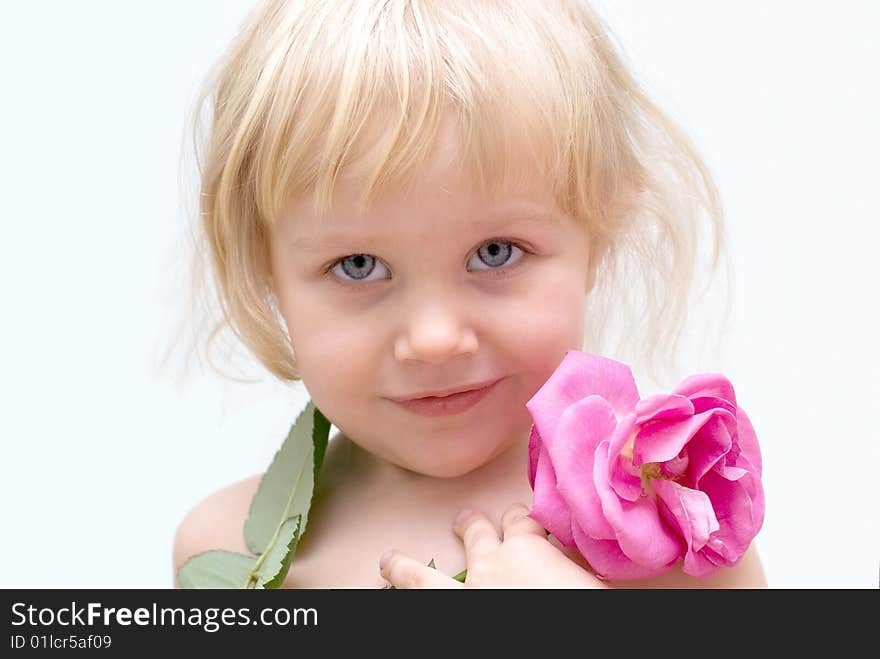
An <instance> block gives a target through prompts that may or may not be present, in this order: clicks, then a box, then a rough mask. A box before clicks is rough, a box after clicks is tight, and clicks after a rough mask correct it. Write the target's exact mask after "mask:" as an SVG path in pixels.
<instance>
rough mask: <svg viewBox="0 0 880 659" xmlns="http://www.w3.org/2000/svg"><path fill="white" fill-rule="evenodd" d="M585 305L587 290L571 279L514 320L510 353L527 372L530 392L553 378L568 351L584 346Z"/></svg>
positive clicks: (527, 306) (533, 302)
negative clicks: (552, 375)
mask: <svg viewBox="0 0 880 659" xmlns="http://www.w3.org/2000/svg"><path fill="white" fill-rule="evenodd" d="M530 298H531V296H530ZM585 305H586V295H585V294H584V291H583V289H582V288H580V287H576V286H572V284H571V282H570V281H569V282H567V283H565V284H564V285H559V286H555V287H552V291H551V290H545V291H543V292H542V294H541V295H540V296H536V297H534V298H531V299H530V300H529V301H528V302H527V304H524V305H522V306H520V307H519V308H518V309H517V311H516V315H515V318H514V319H512V320H511V322H510V330H511V331H510V332H509V333H508V343H507V352H508V353H509V355H510V357H511V358H513V359H514V360H515V362H516V363H517V365H518V370H521V372H523V373H524V374H526V378H527V380H528V385H529V389H530V391H529V393H534V391H537V389H538V387H540V385H541V384H543V383H544V382H545V381H546V380H547V379H548V378H549V377H550V375H551V374H552V373H553V371H554V370H555V369H556V367H557V366H558V365H559V364H560V362H562V359H563V358H564V357H565V353H566V351H568V350H580V349H581V348H582V346H583V340H584V314H585V313H586V306H585Z"/></svg>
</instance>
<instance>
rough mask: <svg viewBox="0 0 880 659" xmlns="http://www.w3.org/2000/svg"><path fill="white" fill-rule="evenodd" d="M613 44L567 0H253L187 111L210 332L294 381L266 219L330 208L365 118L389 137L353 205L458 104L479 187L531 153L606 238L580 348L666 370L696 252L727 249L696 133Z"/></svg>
mask: <svg viewBox="0 0 880 659" xmlns="http://www.w3.org/2000/svg"><path fill="white" fill-rule="evenodd" d="M618 51H619V48H617V47H615V45H614V44H613V42H612V40H611V32H610V30H609V29H608V28H607V27H606V26H605V25H604V24H603V21H602V20H601V19H600V17H599V16H598V15H597V14H596V13H595V12H594V11H593V10H592V9H591V8H590V7H589V6H588V5H587V4H586V3H584V2H581V1H578V0H554V2H532V1H531V0H528V1H524V2H517V1H516V0H335V1H333V2H327V1H326V0H320V1H317V0H266V1H264V2H260V3H259V4H258V5H257V6H256V7H255V8H254V9H253V10H252V12H251V13H250V15H249V16H248V18H247V20H246V21H245V23H244V24H243V26H242V29H241V30H240V32H239V33H238V35H237V37H236V38H235V39H234V41H233V43H232V44H231V46H230V48H229V50H228V51H227V52H226V53H225V54H224V56H223V57H222V58H220V59H219V60H218V61H217V63H216V65H215V68H214V69H213V70H212V72H211V73H210V75H209V76H208V78H207V80H206V82H205V85H204V87H203V89H202V92H201V94H200V96H199V98H198V100H197V103H196V112H195V114H194V119H195V125H194V128H193V135H194V136H195V146H196V157H197V160H198V163H199V177H200V179H199V180H200V185H201V195H200V213H199V222H198V226H197V229H198V236H197V238H198V240H199V251H198V252H197V256H199V257H200V259H201V260H199V261H197V267H196V271H195V276H196V278H197V281H199V280H200V281H201V286H200V287H199V291H200V293H199V294H200V295H205V294H208V293H209V290H210V289H211V286H212V285H213V288H214V291H215V293H216V298H217V300H216V301H217V302H219V304H218V309H219V312H220V317H219V318H218V319H217V321H216V324H215V325H214V326H213V329H212V332H211V334H210V336H209V337H208V340H207V343H206V345H207V346H208V347H210V346H209V344H210V343H211V342H212V341H213V340H215V339H216V338H217V336H218V335H219V334H220V333H221V331H222V330H223V329H224V328H225V329H230V330H232V332H234V334H235V335H236V336H237V337H238V339H239V340H240V341H241V343H243V345H244V346H245V347H246V348H247V349H248V350H249V351H250V352H251V353H252V354H253V355H254V356H255V357H256V358H257V359H258V360H259V361H260V362H261V363H262V364H263V365H264V366H265V367H266V368H267V369H268V370H269V371H270V372H271V373H272V374H274V375H275V376H276V377H278V378H280V379H282V380H285V381H291V380H296V379H298V377H299V376H298V373H297V369H296V359H295V354H294V350H293V346H291V345H290V342H289V337H288V334H287V332H286V330H285V327H284V324H283V320H282V319H281V318H280V314H279V313H278V310H277V307H276V304H275V300H274V295H273V293H272V289H271V281H270V278H269V272H268V253H267V235H268V227H269V226H270V225H271V223H272V222H273V221H274V220H275V219H276V218H277V217H278V215H279V213H280V211H281V210H282V209H283V208H284V206H285V205H286V204H287V203H288V202H289V201H290V200H292V199H294V198H301V197H303V196H304V195H307V194H313V195H314V197H313V198H314V203H315V208H316V209H317V210H322V209H326V208H327V207H328V205H329V203H330V199H331V197H332V194H333V186H334V182H335V181H336V179H337V176H338V175H339V173H340V171H341V170H342V169H343V168H344V167H345V166H346V165H349V164H351V163H352V162H354V161H356V160H357V159H358V158H360V157H361V156H363V155H364V154H365V153H366V152H367V151H370V149H371V148H373V147H375V146H376V145H377V144H378V142H376V141H375V140H371V139H370V135H371V134H372V133H371V131H370V130H369V129H368V127H369V126H370V125H371V122H373V121H375V119H376V117H377V116H381V118H382V121H383V122H384V125H385V126H386V127H387V128H388V129H389V132H388V133H387V135H389V136H390V137H389V138H388V139H387V141H386V142H385V144H384V149H382V150H380V151H379V153H380V155H379V157H378V158H377V159H376V161H375V168H374V169H373V170H372V172H371V174H370V176H368V178H367V179H366V184H365V186H364V195H363V202H364V204H365V205H366V204H369V203H370V202H371V201H372V200H374V199H376V198H377V197H379V196H380V195H381V194H382V193H383V192H386V191H389V190H394V189H397V188H399V187H401V186H404V185H406V184H407V183H408V182H409V181H410V177H411V174H412V172H416V171H418V170H419V168H420V166H421V165H422V164H423V163H424V162H425V159H426V157H427V156H428V154H429V153H430V148H431V145H432V143H433V141H434V138H435V135H436V132H437V128H438V124H439V121H440V117H441V114H442V112H443V111H444V109H446V108H448V107H452V108H453V109H454V111H455V113H456V115H455V116H456V119H457V122H458V123H457V128H458V131H459V137H460V140H461V145H462V150H463V153H464V159H463V163H462V166H463V167H465V168H466V171H467V172H468V173H469V174H470V175H471V176H472V177H473V180H474V181H475V182H477V183H478V184H479V185H480V186H481V187H482V188H483V189H484V190H485V191H489V192H493V193H494V192H497V191H499V190H502V189H503V187H504V185H505V182H506V180H507V177H508V175H509V173H510V171H511V168H512V163H513V162H515V161H516V160H517V158H518V156H521V154H522V149H523V148H525V149H526V150H527V152H528V154H529V157H530V158H531V159H532V161H533V162H534V164H535V166H536V167H537V168H539V169H540V171H541V172H542V173H543V174H544V175H545V176H546V177H547V180H549V181H551V182H552V183H553V185H554V192H555V195H556V198H557V200H558V203H559V206H560V208H561V209H563V210H564V211H565V212H567V213H569V214H571V216H572V217H575V218H577V219H578V220H579V221H582V222H584V223H585V224H586V227H587V228H588V230H589V231H590V235H591V237H592V238H593V239H594V240H595V241H596V244H598V245H600V246H601V249H600V250H599V251H598V253H596V254H594V255H593V257H594V258H596V259H597V263H598V270H597V279H596V285H595V287H594V289H593V291H592V292H591V293H590V294H589V296H588V300H587V305H588V318H587V322H586V328H587V329H586V340H585V344H584V349H585V350H591V351H594V352H599V353H602V354H606V355H613V356H617V357H618V358H625V359H627V360H629V361H632V362H634V363H638V364H645V365H646V366H647V368H648V369H649V372H650V373H652V374H656V373H657V365H658V364H665V365H666V366H669V365H673V368H674V367H675V366H674V361H675V360H674V352H675V349H676V347H677V345H678V343H679V341H680V338H681V334H682V330H683V328H684V326H685V324H686V320H687V316H688V308H689V304H690V303H691V299H692V298H691V293H692V290H693V288H694V286H693V285H694V283H695V281H696V280H698V279H700V278H701V277H704V275H703V274H701V272H700V270H699V267H698V266H699V265H700V258H701V257H703V256H706V257H708V260H709V264H708V267H709V271H708V273H707V274H705V280H706V281H707V282H708V281H710V279H711V277H710V275H711V274H713V273H716V272H717V271H718V265H719V263H720V259H721V256H722V255H723V245H724V228H723V220H722V211H721V204H720V201H719V195H718V192H717V190H716V187H715V185H714V183H713V181H712V178H711V176H710V174H709V171H708V168H707V166H706V165H705V163H704V162H703V161H702V160H701V158H700V156H699V155H698V153H697V152H696V150H695V148H694V146H693V145H692V144H691V142H690V141H689V139H688V138H687V137H686V136H685V134H684V133H683V132H682V130H681V129H680V128H679V127H678V126H677V125H676V124H675V123H674V122H673V121H672V120H671V119H670V118H669V117H667V116H666V115H665V114H664V113H663V112H661V110H660V109H659V108H658V107H657V106H656V105H655V104H654V103H653V102H652V101H651V100H649V98H648V97H647V96H646V94H645V93H644V92H643V91H642V90H641V88H640V86H639V84H638V83H637V82H636V80H635V79H634V77H633V76H632V75H631V73H630V72H629V71H628V70H627V67H626V66H625V65H624V61H623V58H622V55H621V53H620V52H618ZM206 110H207V111H209V112H210V115H211V116H210V118H209V120H208V123H209V130H208V132H207V134H206V135H205V136H203V135H202V131H201V128H202V124H201V115H202V114H203V113H204V112H205V111H206ZM379 113H381V115H380V114H379ZM202 141H204V143H203V144H202ZM703 233H705V234H706V236H705V240H706V242H707V244H708V248H709V249H708V253H706V250H705V249H704V248H703V246H702V242H701V241H702V240H703V238H701V234H703ZM209 279H210V280H211V281H210V282H209V281H208V280H209ZM612 332H613V335H612ZM615 337H616V339H617V343H616V345H614V344H613V340H614V338H615ZM208 352H210V350H209V351H208ZM630 355H632V356H631V357H630ZM209 360H210V357H209Z"/></svg>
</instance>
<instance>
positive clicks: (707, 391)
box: [672, 373, 736, 406]
mask: <svg viewBox="0 0 880 659" xmlns="http://www.w3.org/2000/svg"><path fill="white" fill-rule="evenodd" d="M672 393H674V394H679V395H681V396H686V397H688V398H690V399H691V400H694V399H695V398H703V397H707V396H708V397H712V398H721V399H723V400H725V401H727V402H729V403H731V404H732V405H734V406H735V405H736V393H735V392H734V390H733V385H732V384H731V383H730V380H728V379H727V378H726V377H725V376H723V375H721V373H701V374H699V375H690V376H688V377H686V378H684V379H683V380H682V381H681V382H680V383H679V385H678V386H677V387H676V388H675V389H673V390H672Z"/></svg>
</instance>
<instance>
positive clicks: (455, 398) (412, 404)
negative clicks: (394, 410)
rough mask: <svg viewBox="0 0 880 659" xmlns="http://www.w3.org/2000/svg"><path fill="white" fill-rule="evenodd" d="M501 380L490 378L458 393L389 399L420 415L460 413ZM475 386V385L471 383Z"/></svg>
mask: <svg viewBox="0 0 880 659" xmlns="http://www.w3.org/2000/svg"><path fill="white" fill-rule="evenodd" d="M499 382H501V380H492V381H490V382H488V383H486V384H485V385H482V386H480V385H476V386H477V388H475V389H468V390H466V391H461V387H459V388H458V393H447V394H446V395H437V396H421V397H418V398H409V399H393V398H392V399H391V400H393V401H394V402H395V403H396V404H397V405H399V406H400V407H402V408H403V409H405V410H407V411H409V412H413V413H415V414H420V415H422V416H446V415H451V414H462V413H464V412H467V411H468V410H470V409H471V408H473V407H475V406H476V405H477V403H479V402H480V401H482V400H483V399H484V398H486V397H487V396H488V395H489V394H491V393H492V392H493V391H495V389H497V385H498V383H499ZM471 386H475V385H471Z"/></svg>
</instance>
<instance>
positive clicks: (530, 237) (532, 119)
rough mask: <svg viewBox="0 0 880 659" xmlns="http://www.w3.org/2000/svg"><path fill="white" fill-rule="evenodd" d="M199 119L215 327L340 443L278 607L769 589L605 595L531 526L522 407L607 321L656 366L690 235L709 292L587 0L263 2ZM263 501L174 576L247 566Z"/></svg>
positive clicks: (740, 582)
mask: <svg viewBox="0 0 880 659" xmlns="http://www.w3.org/2000/svg"><path fill="white" fill-rule="evenodd" d="M201 103H207V104H208V106H209V109H210V110H211V113H212V116H211V122H210V131H209V133H208V139H207V141H206V151H205V153H204V156H203V162H202V163H201V164H202V168H201V176H202V179H201V213H200V217H199V229H200V231H201V233H202V235H203V238H204V245H205V253H206V255H207V262H208V264H209V265H210V273H211V275H212V277H213V283H214V284H215V286H216V291H217V294H218V298H219V302H220V309H221V310H222V321H223V322H224V323H225V325H226V326H228V327H229V328H231V329H232V330H233V331H234V333H235V334H236V336H237V337H239V338H240V340H241V341H242V342H243V344H244V345H245V346H246V347H247V348H248V349H249V350H250V351H251V353H252V354H253V355H254V356H255V357H256V358H257V359H258V360H259V361H260V362H261V363H262V364H263V365H265V367H266V368H267V369H269V371H270V372H271V373H273V374H274V375H275V376H277V377H278V378H280V379H282V380H284V381H294V380H299V379H301V380H302V382H303V384H304V386H305V387H306V389H307V390H308V393H309V395H310V396H311V399H312V400H313V401H314V403H315V405H316V406H317V407H318V408H319V409H320V410H321V411H322V412H323V413H324V414H325V415H326V416H327V418H328V419H329V420H330V421H331V422H332V423H333V425H334V426H335V427H336V428H338V429H339V432H338V433H337V434H336V435H335V436H332V437H331V440H330V444H329V447H328V449H327V453H326V456H325V458H324V463H323V467H322V471H321V474H320V479H319V481H318V484H317V486H316V490H315V496H314V500H313V504H312V509H311V511H310V514H309V525H308V529H307V532H306V533H305V535H304V536H303V538H302V539H301V541H300V543H299V545H298V547H297V550H296V554H295V556H294V560H293V563H292V566H291V569H290V572H289V573H288V576H287V579H286V582H285V584H284V585H285V586H287V587H292V588H321V587H358V588H359V587H367V588H372V587H375V588H381V587H384V586H387V585H389V584H391V585H394V586H396V587H398V588H409V587H527V586H538V587H587V588H591V587H608V586H610V587H629V586H638V587H645V586H652V585H653V586H661V587H670V586H672V587H718V586H745V587H754V586H763V585H765V582H764V576H763V573H762V569H761V566H760V563H759V560H758V558H757V556H756V554H755V551H754V547H752V549H750V550H749V551H748V552H747V554H746V556H745V557H744V558H743V560H742V561H741V562H740V563H739V564H738V565H737V566H736V567H733V568H729V569H726V570H721V571H719V572H718V573H716V575H715V576H713V577H711V578H708V579H702V580H700V579H695V578H692V577H688V576H687V575H684V574H683V573H682V572H681V571H680V569H677V568H675V569H673V570H672V571H670V572H668V573H666V574H665V575H663V576H662V577H659V578H656V579H654V580H651V581H650V582H648V581H644V582H634V581H631V582H610V581H602V580H599V579H597V578H596V577H595V576H594V575H593V573H592V572H591V570H590V566H589V565H588V564H587V563H586V562H585V561H584V560H583V559H582V558H580V557H579V556H578V555H577V554H576V552H573V551H571V550H569V549H564V548H560V546H559V544H558V542H556V541H555V539H554V538H553V537H552V536H549V537H548V534H547V533H546V532H545V530H544V529H543V528H541V527H540V525H538V524H537V523H536V522H534V521H533V520H532V519H531V518H529V517H528V511H529V505H530V503H531V496H532V492H531V488H530V485H529V482H528V476H527V464H528V456H527V448H528V436H529V429H530V426H531V421H532V420H531V417H530V416H529V413H528V411H527V410H526V407H525V403H526V401H528V400H529V399H530V398H531V396H532V395H533V394H534V393H535V392H536V391H537V389H538V388H539V387H540V386H541V385H542V384H543V383H544V382H545V381H546V380H547V379H548V378H549V376H550V375H551V373H552V372H553V371H554V369H555V368H556V366H557V365H558V364H559V363H560V361H561V360H562V358H563V356H564V355H565V353H566V351H567V350H570V349H578V350H590V351H593V352H600V350H601V348H599V346H600V345H601V341H602V340H606V339H607V334H608V328H609V327H610V326H611V320H612V319H615V318H616V319H618V320H622V321H623V324H622V325H621V327H620V328H619V329H618V330H616V331H618V332H619V333H620V336H623V337H625V338H629V339H630V340H631V341H632V342H633V343H634V344H635V345H637V346H640V347H641V348H643V349H644V350H643V352H644V353H645V354H644V355H642V356H643V357H644V359H643V360H642V361H644V362H645V363H646V364H648V365H649V367H650V368H651V369H652V370H653V366H654V364H655V360H656V359H657V358H663V359H665V358H667V357H668V356H669V355H671V354H672V350H673V348H674V346H675V343H676V340H677V338H678V334H679V332H680V329H681V327H682V325H683V322H684V317H685V315H686V311H687V306H688V299H689V297H688V295H689V291H690V288H691V282H692V281H693V280H694V279H695V276H696V265H697V261H698V256H699V247H698V237H699V235H700V234H701V232H703V231H707V232H708V233H709V235H710V236H711V241H710V246H711V247H712V250H711V251H712V256H713V259H712V268H713V270H714V268H715V267H716V266H717V261H718V258H719V256H720V254H721V246H722V234H723V230H722V224H721V222H722V220H721V212H720V208H719V203H718V199H717V193H716V190H715V187H714V185H713V183H712V181H711V178H710V176H709V174H708V172H707V169H706V167H705V166H704V165H703V163H702V162H701V160H700V158H699V157H698V155H697V154H696V152H695V151H694V149H693V147H692V146H691V145H690V144H689V142H688V141H687V139H686V138H685V136H684V135H683V134H682V133H681V132H680V131H679V130H678V129H677V128H676V127H675V125H673V123H672V122H671V121H670V120H669V119H667V118H666V117H664V115H663V114H662V113H661V112H660V111H659V110H658V109H657V107H656V106H655V105H653V104H652V103H651V101H650V100H649V99H648V98H646V97H645V95H644V94H643V92H642V91H641V90H640V88H639V86H638V85H637V83H636V82H635V80H634V79H633V78H632V77H631V75H630V74H629V73H628V72H627V70H626V69H625V67H624V66H623V64H622V61H621V57H620V55H619V54H618V53H617V52H616V51H615V49H614V47H613V46H612V42H611V40H610V38H609V35H608V32H607V30H606V28H605V27H604V26H603V24H602V22H601V20H600V19H599V17H598V16H597V14H596V13H595V12H594V11H593V10H592V9H591V8H590V7H589V6H587V5H586V4H585V3H584V2H583V1H582V0H554V1H553V2H533V1H532V0H479V1H475V0H268V1H264V2H261V3H259V5H258V6H257V7H256V8H255V9H254V10H253V12H252V14H251V15H250V17H249V18H248V20H247V22H246V24H245V25H244V27H243V29H242V30H241V32H240V34H239V35H238V37H237V38H236V40H235V41H234V43H233V44H232V47H231V49H230V50H229V51H228V52H227V53H226V55H225V56H224V57H223V58H222V60H220V62H219V63H218V67H217V68H216V70H215V72H214V74H213V76H212V78H211V80H210V84H208V85H207V87H206V88H205V92H204V94H203V96H202V99H201ZM627 321H628V322H629V324H627ZM606 352H607V351H606ZM259 479H260V475H257V476H254V477H253V478H249V479H247V480H243V481H240V482H237V483H233V484H232V485H230V486H228V487H226V488H224V489H222V490H220V491H219V492H217V493H215V494H213V495H211V496H210V497H208V498H207V499H206V500H204V501H202V502H201V503H199V504H198V505H197V506H195V507H194V508H193V510H192V511H191V512H190V513H189V514H188V515H187V516H186V518H185V519H184V520H183V521H182V523H181V524H180V526H179V528H178V531H177V535H176V539H175V548H174V556H175V564H174V570H175V573H176V571H177V569H178V568H179V566H180V565H181V564H182V563H183V562H184V561H185V560H186V559H187V558H189V557H190V556H192V555H194V554H197V553H199V552H202V551H205V550H208V549H227V550H230V551H237V552H242V553H247V550H246V547H245V544H244V540H243V537H242V526H243V523H244V520H245V518H246V516H247V513H248V507H249V505H250V501H251V498H252V496H253V495H254V493H255V491H256V487H257V485H258V483H259ZM431 559H433V560H434V563H435V565H436V568H437V569H436V570H435V569H432V568H430V567H428V566H427V563H428V562H429V561H430V560H431ZM464 569H467V570H468V573H467V580H466V581H465V582H464V584H462V583H460V582H459V581H456V580H455V579H453V578H452V577H451V576H450V575H455V574H457V573H459V572H461V571H462V570H464Z"/></svg>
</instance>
